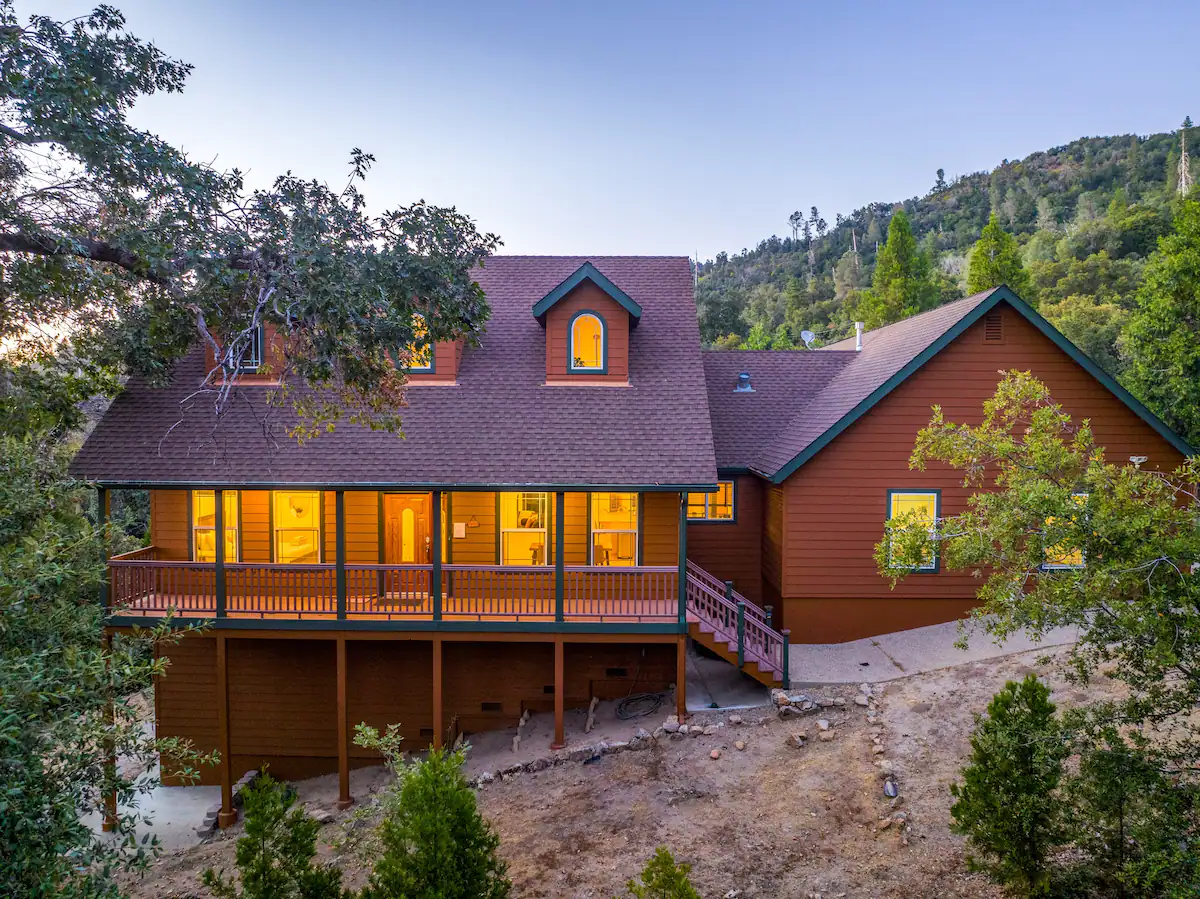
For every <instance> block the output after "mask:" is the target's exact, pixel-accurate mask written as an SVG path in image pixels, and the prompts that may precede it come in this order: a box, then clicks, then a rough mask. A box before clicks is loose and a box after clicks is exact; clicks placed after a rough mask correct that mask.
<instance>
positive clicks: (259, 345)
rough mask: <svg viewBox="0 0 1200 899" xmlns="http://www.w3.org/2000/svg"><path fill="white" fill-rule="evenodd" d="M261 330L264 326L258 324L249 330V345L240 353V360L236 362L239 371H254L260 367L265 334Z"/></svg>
mask: <svg viewBox="0 0 1200 899" xmlns="http://www.w3.org/2000/svg"><path fill="white" fill-rule="evenodd" d="M263 331H264V327H263V325H261V324H260V325H259V326H258V327H257V328H255V329H254V330H253V331H252V332H250V346H248V347H247V348H246V352H245V353H243V354H242V361H241V362H240V363H239V364H238V368H239V370H240V371H244V372H255V371H258V370H259V369H260V368H262V365H263V343H264V340H263V338H264V336H265V335H264V333H263Z"/></svg>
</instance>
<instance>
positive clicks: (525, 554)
mask: <svg viewBox="0 0 1200 899" xmlns="http://www.w3.org/2000/svg"><path fill="white" fill-rule="evenodd" d="M549 525H550V494H548V493H501V494H500V564H501V565H545V564H547V560H548V558H549V556H548V554H547V552H546V548H547V545H548V541H547V539H546V538H547V537H548V536H549V534H550V527H549Z"/></svg>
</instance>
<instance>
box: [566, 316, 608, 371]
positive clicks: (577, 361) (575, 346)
mask: <svg viewBox="0 0 1200 899" xmlns="http://www.w3.org/2000/svg"><path fill="white" fill-rule="evenodd" d="M605 336H606V335H605V333H604V319H602V318H600V316H598V315H597V314H596V313H594V312H580V313H579V314H578V315H576V316H575V318H573V319H572V320H571V371H592V372H603V371H604V368H605V359H604V354H605Z"/></svg>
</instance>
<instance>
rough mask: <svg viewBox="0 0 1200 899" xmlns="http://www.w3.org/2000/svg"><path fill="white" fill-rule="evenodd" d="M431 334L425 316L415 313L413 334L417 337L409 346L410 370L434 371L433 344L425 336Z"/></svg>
mask: <svg viewBox="0 0 1200 899" xmlns="http://www.w3.org/2000/svg"><path fill="white" fill-rule="evenodd" d="M428 335H429V329H428V328H427V327H426V326H425V316H423V315H422V314H421V313H419V312H415V313H413V336H415V337H416V340H414V341H413V342H412V343H411V344H409V347H408V370H409V371H416V372H431V371H433V345H432V344H431V343H429V341H428V340H425V339H424V338H425V337H427V336H428Z"/></svg>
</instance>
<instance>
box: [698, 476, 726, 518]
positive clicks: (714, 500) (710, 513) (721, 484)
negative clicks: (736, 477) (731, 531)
mask: <svg viewBox="0 0 1200 899" xmlns="http://www.w3.org/2000/svg"><path fill="white" fill-rule="evenodd" d="M687 517H688V520H689V521H733V481H717V492H716V493H689V494H688V496H687Z"/></svg>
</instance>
